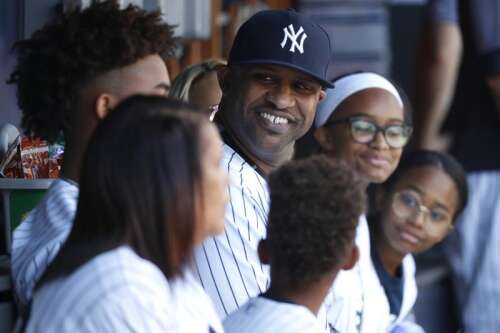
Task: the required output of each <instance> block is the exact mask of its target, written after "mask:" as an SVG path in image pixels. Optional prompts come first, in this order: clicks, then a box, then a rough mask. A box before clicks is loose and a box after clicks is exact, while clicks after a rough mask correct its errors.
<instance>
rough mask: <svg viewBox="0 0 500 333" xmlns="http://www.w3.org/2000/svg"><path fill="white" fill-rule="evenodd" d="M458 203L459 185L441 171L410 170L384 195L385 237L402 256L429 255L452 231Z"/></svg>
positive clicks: (382, 222)
mask: <svg viewBox="0 0 500 333" xmlns="http://www.w3.org/2000/svg"><path fill="white" fill-rule="evenodd" d="M458 201H459V196H458V190H457V187H456V185H455V182H454V181H453V179H452V178H451V177H450V176H449V175H448V174H446V173H445V172H443V171H442V170H441V169H438V168H435V167H419V168H415V169H410V170H408V171H407V172H405V173H404V174H403V175H401V177H400V178H399V180H398V181H397V183H396V184H395V185H394V187H393V188H392V189H391V190H390V192H389V193H381V209H382V210H381V219H380V223H381V225H380V226H381V228H382V234H383V237H384V238H385V240H386V241H387V242H388V244H389V245H390V247H391V248H392V249H393V250H395V251H396V252H397V253H398V254H400V255H406V254H407V253H418V252H422V251H425V250H427V249H429V248H430V247H432V246H433V245H434V244H436V243H438V242H440V241H441V240H442V239H443V238H444V237H446V235H447V234H448V232H449V231H450V230H451V229H452V222H453V217H454V215H455V212H456V210H457V208H458Z"/></svg>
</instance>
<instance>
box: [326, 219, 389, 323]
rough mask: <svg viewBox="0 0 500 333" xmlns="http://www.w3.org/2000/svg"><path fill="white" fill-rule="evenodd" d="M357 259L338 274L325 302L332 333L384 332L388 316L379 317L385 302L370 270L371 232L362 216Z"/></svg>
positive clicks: (358, 235) (359, 225) (357, 234)
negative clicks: (348, 268)
mask: <svg viewBox="0 0 500 333" xmlns="http://www.w3.org/2000/svg"><path fill="white" fill-rule="evenodd" d="M356 245H357V246H358V248H359V254H360V256H359V260H358V262H357V263H356V265H355V266H354V267H353V268H352V269H350V270H348V271H340V272H339V273H338V274H337V277H336V278H335V282H334V283H333V287H332V288H331V290H330V293H329V294H328V295H327V298H326V300H325V307H326V311H327V321H328V325H329V327H330V330H331V331H332V332H341V333H356V332H362V333H385V332H386V330H387V327H388V323H389V322H390V314H389V313H386V314H385V317H386V318H382V317H381V312H380V311H379V310H380V305H381V304H384V303H383V302H386V301H387V300H386V299H385V295H384V294H382V295H381V294H380V293H379V292H378V291H379V289H380V283H379V280H378V279H377V276H376V274H375V273H374V271H373V268H372V262H371V257H370V232H369V230H368V222H367V221H366V217H365V216H364V215H363V216H361V217H360V219H359V224H358V228H357V230H356Z"/></svg>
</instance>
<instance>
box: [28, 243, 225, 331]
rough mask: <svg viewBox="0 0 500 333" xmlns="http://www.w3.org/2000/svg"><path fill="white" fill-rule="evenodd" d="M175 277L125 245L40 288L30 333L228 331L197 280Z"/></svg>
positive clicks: (33, 309) (32, 314) (33, 310)
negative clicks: (172, 278) (170, 279)
mask: <svg viewBox="0 0 500 333" xmlns="http://www.w3.org/2000/svg"><path fill="white" fill-rule="evenodd" d="M174 281H175V282H173V283H170V284H169V282H168V281H167V280H166V279H165V276H164V275H163V273H162V272H161V271H160V270H159V269H158V268H157V267H156V266H155V265H154V264H152V263H151V262H149V261H147V260H144V259H142V258H141V257H139V256H138V255H137V254H136V253H135V252H134V251H133V250H132V249H130V248H129V247H128V246H121V247H119V248H116V249H114V250H111V251H108V252H105V253H103V254H100V255H98V256H96V257H95V258H93V259H92V260H90V261H89V262H88V263H86V264H84V265H83V266H81V267H80V268H79V269H77V270H76V271H75V272H73V273H72V274H70V275H69V276H66V277H62V278H60V279H57V280H55V281H52V282H50V283H48V284H47V285H44V286H43V287H42V288H41V289H40V290H39V291H37V292H36V293H35V295H34V298H33V303H32V309H31V316H30V318H29V321H28V325H27V332H194V333H197V332H199V333H207V332H223V329H222V325H221V323H220V321H219V319H218V318H217V315H216V314H215V311H214V310H213V308H212V307H211V304H210V301H209V299H208V297H207V296H206V294H205V293H204V292H203V290H202V288H201V287H200V286H199V285H198V283H197V282H196V281H195V280H194V278H193V277H190V276H189V275H187V276H186V279H185V280H184V281H182V282H179V281H177V280H174ZM193 282H194V283H193Z"/></svg>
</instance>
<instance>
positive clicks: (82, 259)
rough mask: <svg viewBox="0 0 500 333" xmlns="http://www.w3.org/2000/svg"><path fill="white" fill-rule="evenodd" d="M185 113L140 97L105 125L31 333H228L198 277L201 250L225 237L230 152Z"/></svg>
mask: <svg viewBox="0 0 500 333" xmlns="http://www.w3.org/2000/svg"><path fill="white" fill-rule="evenodd" d="M181 110H182V112H179V111H181ZM185 110H187V111H193V110H192V109H190V108H189V107H186V106H185V105H183V104H181V102H176V101H173V100H168V99H165V98H161V97H143V96H136V97H132V98H129V99H127V100H126V101H124V102H123V103H122V104H120V105H119V106H118V107H117V108H116V109H115V110H114V111H113V112H111V113H110V114H109V115H108V116H107V117H106V119H105V120H104V121H103V122H102V124H100V125H99V127H98V129H97V130H96V132H95V133H94V135H93V137H92V139H91V141H90V144H89V146H88V149H87V152H86V155H85V157H84V161H83V167H82V177H81V182H80V195H79V201H78V208H77V213H76V217H75V222H74V226H73V228H72V230H71V233H70V235H69V237H68V240H67V241H66V243H65V244H64V245H63V246H62V248H61V250H60V252H59V253H58V255H57V257H56V258H55V260H54V261H53V262H52V264H51V265H50V266H49V268H48V269H47V271H46V273H45V274H44V276H43V277H42V279H41V280H40V282H39V284H38V286H37V289H36V293H35V296H34V299H33V302H32V306H31V314H30V316H29V318H28V321H27V325H26V331H27V332H204V333H206V332H223V329H222V325H221V323H220V321H219V319H218V318H217V315H216V313H215V311H214V310H213V308H212V304H211V302H210V300H209V298H208V297H207V296H206V295H205V293H204V291H203V289H202V288H201V286H200V285H199V284H198V283H197V282H196V281H195V280H194V279H193V277H192V276H191V273H190V271H191V268H192V267H190V266H191V255H192V251H193V248H194V247H195V246H196V245H197V244H200V243H201V242H202V241H203V240H204V239H205V237H207V236H208V235H214V234H219V233H221V232H222V231H223V228H224V223H223V216H224V207H225V203H226V201H227V200H226V194H225V188H226V186H227V176H226V174H225V171H224V170H223V169H221V168H220V164H219V163H220V158H221V148H222V145H221V140H220V137H219V135H218V133H217V130H216V128H215V127H214V126H213V125H212V124H210V123H209V122H208V120H206V119H204V118H205V117H202V116H201V115H196V114H194V113H191V112H184V111H185Z"/></svg>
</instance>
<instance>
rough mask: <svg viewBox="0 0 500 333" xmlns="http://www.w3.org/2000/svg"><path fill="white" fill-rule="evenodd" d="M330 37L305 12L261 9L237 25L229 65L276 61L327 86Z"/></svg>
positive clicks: (330, 86) (330, 84)
mask: <svg viewBox="0 0 500 333" xmlns="http://www.w3.org/2000/svg"><path fill="white" fill-rule="evenodd" d="M331 54H332V51H331V44H330V37H329V36H328V34H327V33H326V31H325V30H324V29H323V28H322V27H320V26H319V25H318V24H316V23H315V22H313V21H312V20H311V19H310V18H308V17H307V16H305V15H301V14H299V13H297V12H295V11H292V10H264V11H261V12H258V13H257V14H255V15H253V16H252V17H251V18H250V19H248V21H246V22H245V23H244V24H243V25H242V26H241V27H240V28H239V29H238V33H237V34H236V37H235V39H234V43H233V46H232V47H231V51H230V53H229V59H228V65H229V66H231V65H232V64H276V65H283V66H287V67H290V68H293V69H297V70H299V71H301V72H304V73H306V74H309V75H310V76H312V77H314V78H315V79H317V80H318V81H320V83H321V84H322V85H323V86H324V87H327V88H333V85H332V83H331V82H329V81H328V78H327V75H328V66H329V64H330V59H331Z"/></svg>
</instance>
